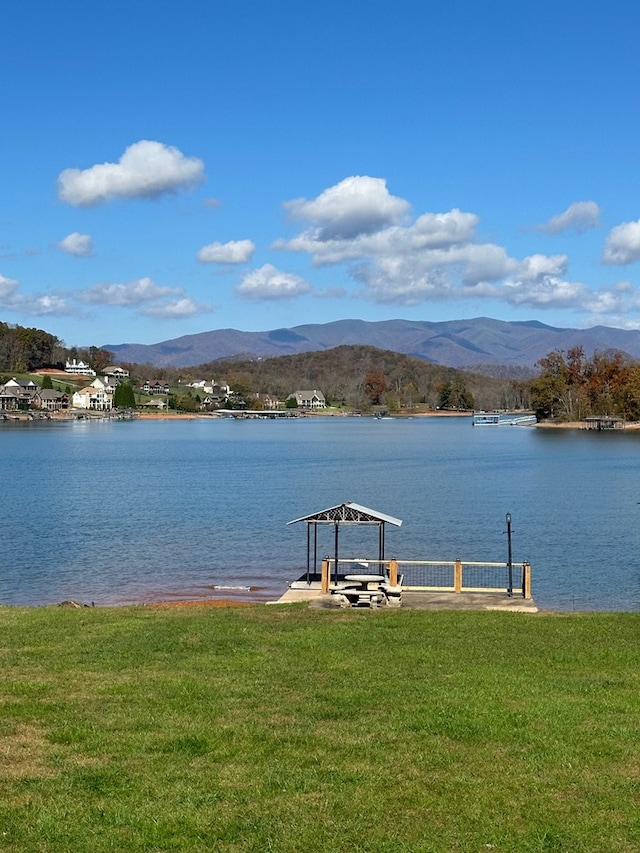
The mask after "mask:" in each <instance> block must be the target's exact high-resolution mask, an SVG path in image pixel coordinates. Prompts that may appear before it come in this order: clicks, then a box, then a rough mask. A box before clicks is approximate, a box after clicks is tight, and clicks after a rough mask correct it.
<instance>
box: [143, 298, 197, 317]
mask: <svg viewBox="0 0 640 853" xmlns="http://www.w3.org/2000/svg"><path fill="white" fill-rule="evenodd" d="M211 310H212V309H211V307H210V306H209V305H198V304H197V303H196V302H195V301H194V300H193V299H192V298H191V297H190V296H185V297H183V298H182V299H176V300H174V301H172V302H160V303H158V304H157V305H150V306H149V307H148V308H142V309H141V310H140V311H139V312H138V313H139V314H143V315H144V316H145V317H154V318H155V319H156V320H180V319H182V318H184V317H193V316H194V315H195V314H205V313H209V312H210V311H211Z"/></svg>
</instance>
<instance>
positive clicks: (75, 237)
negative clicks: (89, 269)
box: [58, 231, 93, 258]
mask: <svg viewBox="0 0 640 853" xmlns="http://www.w3.org/2000/svg"><path fill="white" fill-rule="evenodd" d="M58 248H59V249H62V251H63V252H67V254H69V255H74V256H75V257H76V258H89V257H91V255H92V254H93V241H92V239H91V237H90V235H89V234H79V233H78V232H77V231H74V232H73V233H71V234H67V236H66V237H65V238H64V240H61V241H60V242H59V243H58Z"/></svg>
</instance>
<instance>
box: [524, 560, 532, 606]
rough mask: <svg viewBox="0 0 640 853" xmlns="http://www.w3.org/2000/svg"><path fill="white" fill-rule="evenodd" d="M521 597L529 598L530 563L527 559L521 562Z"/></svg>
mask: <svg viewBox="0 0 640 853" xmlns="http://www.w3.org/2000/svg"><path fill="white" fill-rule="evenodd" d="M522 597H523V598H531V565H530V564H529V563H528V562H527V560H525V561H524V563H523V564H522Z"/></svg>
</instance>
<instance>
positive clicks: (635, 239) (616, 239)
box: [602, 219, 640, 264]
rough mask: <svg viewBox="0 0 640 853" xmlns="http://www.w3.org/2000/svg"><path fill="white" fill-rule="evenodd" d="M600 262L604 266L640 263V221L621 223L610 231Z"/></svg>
mask: <svg viewBox="0 0 640 853" xmlns="http://www.w3.org/2000/svg"><path fill="white" fill-rule="evenodd" d="M602 260H603V261H604V263H605V264H632V263H634V262H635V261H640V219H639V220H637V221H636V222H623V223H622V224H621V225H616V227H615V228H612V229H611V231H610V232H609V236H608V237H607V240H606V242H605V247H604V255H603V258H602Z"/></svg>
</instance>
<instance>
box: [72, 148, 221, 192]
mask: <svg viewBox="0 0 640 853" xmlns="http://www.w3.org/2000/svg"><path fill="white" fill-rule="evenodd" d="M204 179H205V176H204V163H203V162H202V160H200V159H199V158H197V157H185V156H184V154H182V152H181V151H179V150H178V149H177V148H175V147H173V146H170V145H164V144H163V143H161V142H153V141H150V140H147V139H143V140H141V141H140V142H136V143H134V144H133V145H130V146H129V147H128V148H127V149H126V151H125V152H124V154H123V155H122V157H121V158H120V160H119V161H118V162H117V163H98V164H96V165H95V166H91V167H90V168H89V169H84V170H80V169H65V171H63V172H61V173H60V175H59V176H58V195H59V198H60V199H61V200H62V201H65V202H67V203H68V204H72V205H78V206H81V207H90V206H92V205H96V204H100V203H101V202H104V201H109V200H110V199H115V198H124V199H128V198H158V197H159V196H162V195H165V194H167V193H176V192H179V191H180V190H183V189H190V188H192V187H194V186H197V185H198V184H200V183H202V181H204Z"/></svg>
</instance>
